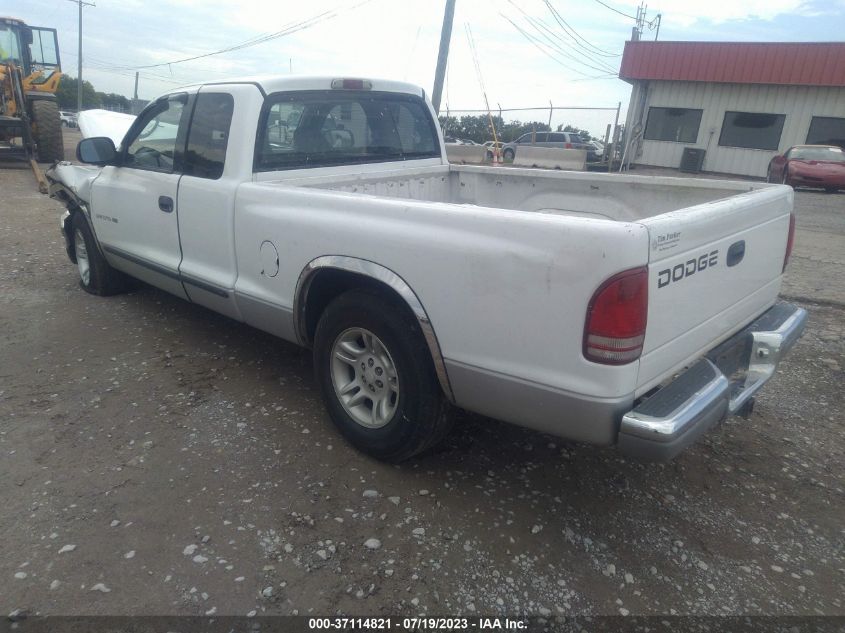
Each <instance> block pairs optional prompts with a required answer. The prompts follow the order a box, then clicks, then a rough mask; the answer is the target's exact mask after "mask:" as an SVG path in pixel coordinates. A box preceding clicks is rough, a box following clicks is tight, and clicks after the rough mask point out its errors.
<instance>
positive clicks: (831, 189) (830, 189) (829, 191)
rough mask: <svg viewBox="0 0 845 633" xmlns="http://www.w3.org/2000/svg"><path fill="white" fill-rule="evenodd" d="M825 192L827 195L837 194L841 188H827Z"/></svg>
mask: <svg viewBox="0 0 845 633" xmlns="http://www.w3.org/2000/svg"><path fill="white" fill-rule="evenodd" d="M824 190H825V192H827V193H836V192H837V191H839V188H838V187H825V188H824Z"/></svg>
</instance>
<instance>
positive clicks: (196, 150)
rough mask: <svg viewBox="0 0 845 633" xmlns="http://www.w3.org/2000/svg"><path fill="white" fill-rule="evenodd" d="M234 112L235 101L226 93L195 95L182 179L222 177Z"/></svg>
mask: <svg viewBox="0 0 845 633" xmlns="http://www.w3.org/2000/svg"><path fill="white" fill-rule="evenodd" d="M234 109H235V100H234V98H233V97H232V95H230V94H228V93H225V92H201V93H200V94H199V95H197V98H196V103H195V105H194V114H193V117H191V127H190V129H189V131H188V147H187V151H186V152H185V164H184V170H183V173H184V175H185V176H195V177H197V178H208V179H211V180H217V179H218V178H220V177H221V176H222V175H223V167H224V164H225V160H226V147H227V146H228V144H229V128H230V127H231V125H232V113H233V111H234Z"/></svg>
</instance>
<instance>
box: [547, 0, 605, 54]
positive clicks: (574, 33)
mask: <svg viewBox="0 0 845 633" xmlns="http://www.w3.org/2000/svg"><path fill="white" fill-rule="evenodd" d="M543 3H544V4H545V5H546V6H547V7H548V9H549V11H550V12H551V14H552V17H553V18H554V19H555V21H556V22H557V23H558V24H560V26H561V27H562V28H563V30H564V31H565V32H566V33H567V34H568V35H570V37H573V39H576V38H577V39H580V40H581V41H583V42H584V44H586V45H587V47H589V49H592V51H595V52H594V53H593V52H591V54H593V55H601V56H603V57H620V54H619V53H610V52H608V51H606V50H604V49H601V48H599V47H598V46H596V45H595V44H593V43H592V42H590V41H589V40H587V39H586V38H584V37H583V36H582V35H581V34H580V33H578V31H576V30H575V28H574V27H573V26H572V25H571V24H569V22H567V21H566V20H564V19H563V16H562V15H561V14H560V13H559V12H558V10H557V9H555V8H554V6H552V3H551V2H549V0H543ZM577 39H576V43H577Z"/></svg>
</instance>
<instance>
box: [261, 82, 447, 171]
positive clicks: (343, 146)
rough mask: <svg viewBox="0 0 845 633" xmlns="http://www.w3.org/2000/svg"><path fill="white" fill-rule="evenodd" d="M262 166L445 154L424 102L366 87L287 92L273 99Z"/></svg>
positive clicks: (264, 136) (265, 128) (265, 129)
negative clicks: (360, 88)
mask: <svg viewBox="0 0 845 633" xmlns="http://www.w3.org/2000/svg"><path fill="white" fill-rule="evenodd" d="M268 106H269V107H266V108H265V112H266V114H265V117H266V118H265V119H264V123H263V133H262V134H261V138H260V139H259V143H261V145H260V148H259V152H258V161H257V168H258V169H260V170H265V171H266V170H275V169H298V168H303V167H320V166H330V165H340V164H349V163H366V162H383V161H392V160H412V159H418V158H433V157H437V158H439V157H440V144H439V141H438V138H437V131H436V128H435V127H434V123H433V120H432V117H431V115H430V113H429V111H428V108H427V107H426V105H425V102H424V101H423V100H422V99H421V98H419V97H416V96H413V95H407V94H397V93H388V92H372V91H366V90H361V91H358V90H355V91H352V90H343V91H340V90H327V91H322V90H321V91H307V92H306V91H303V92H286V93H280V94H276V95H272V96H270V97H269V98H268Z"/></svg>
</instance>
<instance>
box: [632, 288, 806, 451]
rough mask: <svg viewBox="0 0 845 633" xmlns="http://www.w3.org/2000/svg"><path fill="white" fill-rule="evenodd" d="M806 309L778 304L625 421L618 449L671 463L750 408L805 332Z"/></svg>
mask: <svg viewBox="0 0 845 633" xmlns="http://www.w3.org/2000/svg"><path fill="white" fill-rule="evenodd" d="M806 322H807V311H806V310H804V309H803V308H799V307H797V306H794V305H791V304H788V303H778V304H776V305H774V306H773V307H772V308H770V309H769V310H768V311H766V312H765V313H763V315H762V316H760V317H759V318H757V319H756V320H755V321H754V322H753V323H751V324H750V325H748V326H747V327H746V328H744V329H743V330H741V331H739V332H738V333H736V334H735V335H734V336H732V337H731V338H729V339H728V340H727V341H725V342H724V343H722V344H721V345H719V346H717V347H716V348H714V349H713V350H711V351H710V353H708V354H707V355H706V356H705V357H704V358H702V359H700V360H699V361H697V362H696V363H695V364H694V365H692V366H691V367H689V368H688V369H686V370H685V371H684V372H683V373H681V374H680V375H679V376H677V377H676V378H675V379H674V380H673V381H672V382H671V383H669V384H668V385H666V386H665V387H663V388H662V389H660V390H659V391H657V393H655V394H654V395H653V396H651V397H649V398H648V399H646V400H645V401H643V402H641V403H640V404H639V405H637V406H636V407H635V408H634V409H633V410H631V411H629V412H628V413H626V414H625V415H624V416H623V417H622V424H621V426H620V429H619V437H618V441H617V444H618V448H619V450H621V451H622V452H623V453H625V454H628V455H632V456H635V457H640V458H644V459H652V460H660V461H664V460H668V459H672V458H673V457H674V456H675V455H677V454H678V453H680V452H681V451H682V450H684V449H685V448H686V447H687V446H689V445H690V444H692V443H693V442H695V441H696V440H697V439H698V438H699V437H700V436H701V435H702V434H704V433H705V432H706V431H707V430H709V429H710V428H712V427H713V426H715V425H716V424H718V423H719V422H721V421H722V420H723V419H724V418H725V417H727V416H728V415H730V414H734V413H736V412H737V411H739V410H741V409H742V407H743V406H745V405H747V404H748V403H749V402H750V400H751V398H752V397H753V396H754V394H755V393H757V391H758V390H759V389H760V388H761V387H762V386H763V385H764V384H766V382H767V381H768V380H769V379H770V378H771V377H772V376H773V375H774V373H775V369H776V368H777V365H778V363H779V362H780V360H781V359H782V358H783V357H784V356H785V355H786V353H787V352H788V351H789V349H790V348H791V347H792V345H793V344H794V343H795V341H797V340H798V338H799V337H800V336H801V334H802V332H803V331H804V326H805V324H806Z"/></svg>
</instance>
